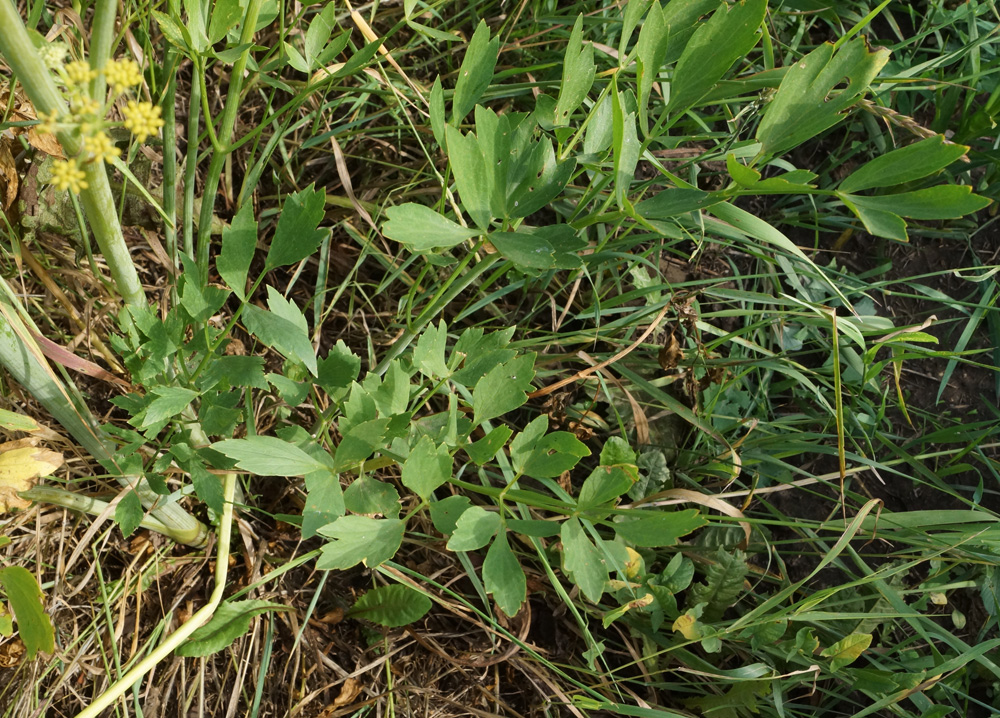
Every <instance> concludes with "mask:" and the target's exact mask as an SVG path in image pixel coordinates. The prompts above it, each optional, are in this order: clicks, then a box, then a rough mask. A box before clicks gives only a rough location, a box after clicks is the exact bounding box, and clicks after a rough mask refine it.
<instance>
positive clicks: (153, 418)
mask: <svg viewBox="0 0 1000 718" xmlns="http://www.w3.org/2000/svg"><path fill="white" fill-rule="evenodd" d="M150 393H151V394H152V395H153V396H154V397H156V398H154V399H153V400H152V401H151V402H150V403H149V405H148V406H147V407H146V409H145V411H143V412H142V413H141V414H140V415H139V416H137V417H136V423H135V424H134V425H135V427H136V428H137V429H148V428H149V427H151V426H154V425H155V424H158V423H160V422H161V421H166V420H167V419H170V418H171V417H174V416H177V415H178V414H180V413H181V412H182V411H184V409H186V408H187V406H188V404H190V403H191V402H192V401H193V400H194V399H195V398H196V397H197V396H198V392H196V391H194V390H192V389H185V388H184V387H180V386H157V387H154V388H153V389H152V391H151V392H150ZM130 423H131V422H130Z"/></svg>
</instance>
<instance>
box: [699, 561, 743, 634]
mask: <svg viewBox="0 0 1000 718" xmlns="http://www.w3.org/2000/svg"><path fill="white" fill-rule="evenodd" d="M746 574H747V562H746V554H744V553H743V552H742V551H740V550H734V551H732V552H730V551H727V550H726V549H725V548H724V547H721V546H720V547H719V550H718V551H717V552H716V554H715V562H714V563H713V564H711V565H710V566H709V567H708V571H707V572H706V575H705V578H706V579H707V581H706V583H699V584H697V585H695V586H694V587H693V588H692V589H691V594H690V595H689V597H688V604H689V605H690V606H697V605H698V604H699V603H705V604H707V605H706V606H705V613H704V616H703V620H704V621H706V622H712V621H718V620H719V619H720V618H722V614H723V613H724V612H725V610H726V609H727V608H728V607H729V606H732V605H733V604H734V603H735V602H736V598H737V597H738V596H739V595H740V593H741V592H742V590H743V579H744V578H745V577H746Z"/></svg>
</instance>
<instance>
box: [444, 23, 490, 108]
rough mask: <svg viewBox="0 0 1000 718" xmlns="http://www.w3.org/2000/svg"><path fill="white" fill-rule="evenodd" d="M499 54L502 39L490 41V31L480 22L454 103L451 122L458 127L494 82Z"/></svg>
mask: <svg viewBox="0 0 1000 718" xmlns="http://www.w3.org/2000/svg"><path fill="white" fill-rule="evenodd" d="M499 51H500V38H499V37H495V38H493V39H492V40H491V39H490V29H489V28H488V27H487V26H486V21H485V20H480V21H479V25H478V26H477V27H476V32H475V33H473V35H472V40H470V41H469V48H468V49H467V50H466V51H465V57H464V58H463V59H462V67H461V68H460V69H459V71H458V80H457V81H456V82H455V94H454V96H453V97H452V102H451V109H452V115H451V122H452V124H453V125H458V124H459V123H460V122H461V121H462V120H464V119H465V116H466V115H467V114H469V112H470V111H471V110H472V108H473V107H475V105H476V102H477V101H478V100H479V98H480V97H482V96H483V93H484V92H485V91H486V88H487V87H489V86H490V81H491V80H493V69H494V68H495V67H496V64H497V56H498V54H499Z"/></svg>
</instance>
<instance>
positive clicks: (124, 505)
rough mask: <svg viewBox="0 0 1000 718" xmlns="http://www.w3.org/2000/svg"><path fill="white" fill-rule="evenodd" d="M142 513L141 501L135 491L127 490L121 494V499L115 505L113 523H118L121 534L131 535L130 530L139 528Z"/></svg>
mask: <svg viewBox="0 0 1000 718" xmlns="http://www.w3.org/2000/svg"><path fill="white" fill-rule="evenodd" d="M143 514H144V512H143V509H142V501H140V500H139V495H138V494H137V493H136V492H135V491H129V492H127V493H126V494H125V495H124V496H122V498H121V501H119V502H118V505H117V506H115V523H116V524H118V528H119V529H121V532H122V535H123V536H126V537H128V536H131V535H132V532H134V531H135V530H136V529H137V528H139V524H140V523H142V517H143Z"/></svg>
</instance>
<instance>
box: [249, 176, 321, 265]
mask: <svg viewBox="0 0 1000 718" xmlns="http://www.w3.org/2000/svg"><path fill="white" fill-rule="evenodd" d="M325 204H326V192H324V191H323V190H317V189H315V188H314V186H313V185H309V186H308V187H306V188H305V189H304V190H302V191H300V192H295V193H294V194H291V195H289V196H288V197H287V198H286V199H285V203H284V204H283V205H282V207H281V214H280V215H279V216H278V226H277V227H276V228H275V230H274V238H273V239H271V247H270V249H269V250H268V252H267V260H266V261H265V263H264V271H265V272H269V271H271V270H272V269H276V268H277V267H284V266H286V265H289V264H295V263H296V262H299V261H301V260H303V259H305V258H306V257H308V256H309V255H310V254H312V253H313V252H315V251H316V249H317V248H318V247H319V245H320V242H322V241H323V238H324V237H326V235H327V234H328V233H329V231H330V230H328V229H319V223H320V222H322V221H323V215H324V213H325Z"/></svg>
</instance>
